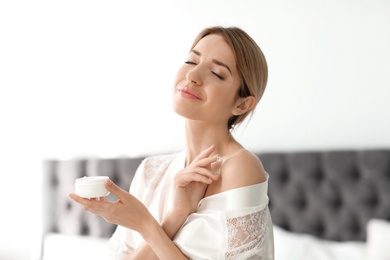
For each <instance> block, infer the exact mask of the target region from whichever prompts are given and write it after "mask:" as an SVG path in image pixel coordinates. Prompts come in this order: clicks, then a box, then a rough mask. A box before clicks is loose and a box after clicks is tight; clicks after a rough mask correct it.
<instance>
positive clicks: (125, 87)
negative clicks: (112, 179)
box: [0, 0, 390, 259]
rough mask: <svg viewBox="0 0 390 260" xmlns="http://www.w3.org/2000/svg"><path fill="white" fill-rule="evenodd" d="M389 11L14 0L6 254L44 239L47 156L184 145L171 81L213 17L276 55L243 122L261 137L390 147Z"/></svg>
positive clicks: (6, 139) (8, 42)
mask: <svg viewBox="0 0 390 260" xmlns="http://www.w3.org/2000/svg"><path fill="white" fill-rule="evenodd" d="M389 24H390V4H389V2H388V1H386V0H372V1H371V0H346V1H338V0H337V1H336V0H333V1H318V0H317V1H313V0H298V1H281V0H276V1H265V0H264V1H263V0H259V1H257V0H252V1H251V0H245V1H232V0H231V1H223V0H214V1H208V0H187V1H180V0H168V1H158V0H149V1H137V3H135V1H120V2H119V1H96V0H94V1H80V0H77V1H76V0H70V1H46V2H43V1H2V2H1V3H0V88H1V90H0V116H1V117H0V120H1V121H0V124H1V127H0V169H1V171H0V174H1V179H2V189H1V190H2V191H1V195H2V210H1V212H2V213H1V215H0V216H1V221H0V230H1V232H0V239H1V242H0V259H3V258H6V259H26V258H28V256H29V255H30V250H29V248H30V247H33V246H35V244H36V243H32V242H34V241H36V238H37V231H39V228H40V226H39V224H38V223H39V220H40V190H41V188H40V186H39V183H40V172H41V169H40V163H41V160H42V159H44V158H48V157H55V158H70V157H76V156H87V155H88V156H102V157H112V156H118V155H136V154H149V153H159V152H169V151H173V150H178V149H180V148H181V147H182V145H183V141H184V138H183V132H182V130H183V126H182V119H181V118H179V117H178V116H176V115H175V114H174V113H173V112H172V111H171V104H170V97H171V88H172V81H173V77H174V74H175V72H176V69H177V68H178V66H180V64H181V63H182V62H183V61H184V58H185V57H186V53H187V51H188V48H189V46H190V44H191V42H192V40H193V38H194V36H195V35H196V34H197V33H198V32H199V31H200V30H201V29H202V28H203V27H205V26H210V25H225V26H229V25H236V26H240V27H242V28H243V29H245V30H246V31H248V32H249V33H250V34H251V35H252V36H253V38H254V39H255V40H256V41H257V42H258V43H259V45H260V46H261V47H262V49H263V51H264V53H265V55H266V57H267V60H268V64H269V71H270V75H269V76H270V77H269V84H268V89H267V90H266V93H265V95H264V99H263V100H262V101H261V103H260V105H259V107H258V111H257V112H256V113H255V115H254V117H253V118H252V120H251V122H250V124H249V125H247V126H243V127H241V128H239V129H238V131H237V133H236V136H237V138H238V139H239V140H240V141H241V142H242V143H243V144H244V145H246V146H247V147H248V148H249V149H252V150H257V151H275V150H283V151H285V150H305V149H322V150H327V149H345V148H358V149H363V148H375V147H386V148H389V147H390V134H389V133H390V120H389V118H390V88H389V87H390V73H389V71H390V49H389V48H388V46H390V26H389ZM34 239H35V240H34ZM31 243H32V246H31Z"/></svg>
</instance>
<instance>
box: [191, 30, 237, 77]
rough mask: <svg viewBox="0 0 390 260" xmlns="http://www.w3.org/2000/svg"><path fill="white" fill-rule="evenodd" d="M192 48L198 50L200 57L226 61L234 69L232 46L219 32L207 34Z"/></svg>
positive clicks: (234, 61)
mask: <svg viewBox="0 0 390 260" xmlns="http://www.w3.org/2000/svg"><path fill="white" fill-rule="evenodd" d="M194 50H196V51H198V52H200V54H201V56H202V57H205V58H211V59H216V60H218V61H221V62H223V63H226V64H228V65H229V67H231V68H232V69H234V70H236V58H235V55H234V52H233V50H232V48H231V47H230V46H229V44H228V43H227V42H226V41H225V39H224V38H223V36H221V35H219V34H209V35H207V36H205V37H203V38H202V39H200V41H199V42H198V43H197V44H196V45H195V46H194Z"/></svg>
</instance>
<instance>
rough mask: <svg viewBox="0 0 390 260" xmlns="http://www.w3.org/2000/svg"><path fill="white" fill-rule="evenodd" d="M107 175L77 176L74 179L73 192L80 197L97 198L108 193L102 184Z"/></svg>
mask: <svg viewBox="0 0 390 260" xmlns="http://www.w3.org/2000/svg"><path fill="white" fill-rule="evenodd" d="M107 179H108V177H107V176H91V177H82V178H78V179H76V181H75V193H76V194H77V195H79V196H80V197H82V198H99V197H104V196H107V195H108V194H110V192H109V191H108V190H107V189H106V187H105V186H104V182H105V181H106V180H107Z"/></svg>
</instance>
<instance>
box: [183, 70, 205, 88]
mask: <svg viewBox="0 0 390 260" xmlns="http://www.w3.org/2000/svg"><path fill="white" fill-rule="evenodd" d="M186 79H187V82H188V83H191V84H195V85H201V84H202V75H201V71H200V68H199V66H195V67H193V68H192V69H191V70H189V71H188V72H187V74H186Z"/></svg>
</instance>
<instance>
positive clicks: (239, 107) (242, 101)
mask: <svg viewBox="0 0 390 260" xmlns="http://www.w3.org/2000/svg"><path fill="white" fill-rule="evenodd" d="M255 103H256V100H255V98H254V97H253V96H248V97H244V98H239V99H238V100H237V101H236V104H235V106H234V108H233V111H232V114H233V115H235V116H239V115H242V114H244V113H245V112H247V111H249V110H251V109H252V108H253V107H254V106H255Z"/></svg>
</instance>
